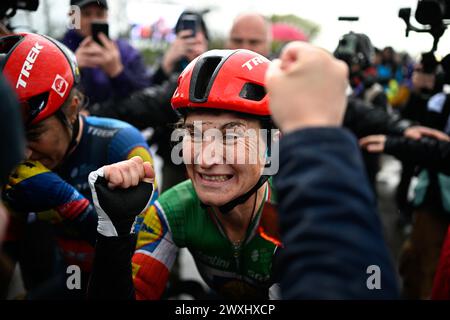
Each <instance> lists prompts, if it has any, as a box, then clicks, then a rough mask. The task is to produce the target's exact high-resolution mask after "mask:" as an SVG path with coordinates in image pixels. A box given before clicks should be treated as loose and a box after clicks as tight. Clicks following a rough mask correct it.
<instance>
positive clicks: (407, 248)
mask: <svg viewBox="0 0 450 320" xmlns="http://www.w3.org/2000/svg"><path fill="white" fill-rule="evenodd" d="M440 70H441V66H439V64H438V62H437V61H436V59H435V58H434V55H433V54H430V53H428V54H424V55H422V60H421V63H420V64H418V65H417V66H416V69H415V71H414V74H413V80H412V81H413V90H412V93H411V98H410V101H409V102H408V104H407V106H406V107H405V110H404V112H403V113H404V114H408V113H409V116H411V117H416V118H417V120H418V121H420V122H421V123H423V124H424V125H426V126H429V127H431V128H434V129H437V130H441V131H443V132H445V133H447V134H449V133H450V129H449V128H450V124H449V116H450V100H449V99H448V95H445V94H444V93H443V92H441V91H442V90H443V82H444V81H443V79H444V77H445V76H444V75H443V74H442V72H441V71H440ZM433 94H434V95H433ZM449 195H450V177H449V176H448V175H445V174H443V173H439V172H437V171H436V170H432V169H425V170H421V171H420V172H419V175H418V183H417V186H416V188H415V193H414V199H413V208H414V209H413V210H414V211H413V228H412V233H411V236H410V238H409V239H408V240H407V241H406V242H405V245H404V247H403V254H402V259H401V265H400V267H401V269H400V271H401V275H402V277H403V281H404V294H405V296H406V297H407V298H412V299H427V298H429V297H430V295H431V287H432V281H433V277H434V274H435V270H436V266H437V264H438V260H439V255H440V252H441V248H442V244H443V241H444V238H445V235H446V233H447V228H448V225H449V224H450V218H449V213H450V198H449Z"/></svg>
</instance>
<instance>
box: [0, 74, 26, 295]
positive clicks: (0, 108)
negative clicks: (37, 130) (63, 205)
mask: <svg viewBox="0 0 450 320" xmlns="http://www.w3.org/2000/svg"><path fill="white" fill-rule="evenodd" d="M0 114H1V117H0V137H1V138H0V155H1V156H0V189H2V188H3V186H4V185H5V184H6V183H7V181H8V176H9V174H10V172H11V170H12V169H13V168H14V167H15V166H16V165H17V164H18V163H19V162H20V161H21V160H22V159H23V157H24V151H25V143H24V142H25V139H24V132H23V126H22V119H21V118H20V114H19V104H18V102H17V99H16V97H15V95H14V93H13V91H12V90H11V88H10V87H9V85H8V84H7V83H6V81H5V79H4V78H3V76H0ZM7 223H8V214H7V211H6V209H5V207H4V206H3V204H2V202H1V198H0V299H5V298H6V294H7V290H8V286H9V280H10V277H11V273H12V268H11V264H10V263H9V261H8V259H7V258H6V257H5V256H4V255H3V254H2V250H1V243H2V241H3V236H4V232H5V229H6V226H7Z"/></svg>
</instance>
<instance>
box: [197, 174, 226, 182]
mask: <svg viewBox="0 0 450 320" xmlns="http://www.w3.org/2000/svg"><path fill="white" fill-rule="evenodd" d="M201 177H202V179H205V180H207V181H215V182H224V181H227V180H229V179H230V178H231V177H230V176H227V175H223V176H208V175H206V174H201Z"/></svg>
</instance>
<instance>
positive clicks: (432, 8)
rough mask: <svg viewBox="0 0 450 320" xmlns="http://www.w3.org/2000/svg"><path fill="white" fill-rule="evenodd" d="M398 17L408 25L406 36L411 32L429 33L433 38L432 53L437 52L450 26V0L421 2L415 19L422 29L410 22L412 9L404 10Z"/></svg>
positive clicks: (424, 0) (418, 3)
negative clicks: (441, 39) (440, 41)
mask: <svg viewBox="0 0 450 320" xmlns="http://www.w3.org/2000/svg"><path fill="white" fill-rule="evenodd" d="M398 16H399V17H400V18H401V19H403V21H405V23H406V36H408V35H409V32H410V31H415V32H428V33H430V34H431V35H432V36H433V38H434V42H433V48H432V49H431V52H434V51H436V49H437V45H438V43H439V39H440V38H441V37H442V35H443V34H444V33H445V30H446V29H447V26H448V25H449V24H450V0H419V1H418V2H417V8H416V13H415V18H416V20H417V22H418V23H420V24H422V25H423V27H422V28H418V27H415V26H413V25H412V24H411V22H410V17H411V8H402V9H400V11H399V12H398Z"/></svg>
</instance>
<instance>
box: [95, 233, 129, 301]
mask: <svg viewBox="0 0 450 320" xmlns="http://www.w3.org/2000/svg"><path fill="white" fill-rule="evenodd" d="M135 245H136V236H135V235H134V234H129V235H125V236H119V237H105V236H102V235H101V234H98V239H97V245H96V249H95V258H94V265H93V269H92V273H91V278H90V281H89V287H88V298H89V299H114V300H117V299H120V300H134V299H135V290H134V284H133V277H132V269H131V258H132V256H133V253H134V247H135Z"/></svg>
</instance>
